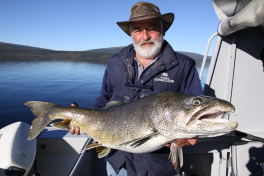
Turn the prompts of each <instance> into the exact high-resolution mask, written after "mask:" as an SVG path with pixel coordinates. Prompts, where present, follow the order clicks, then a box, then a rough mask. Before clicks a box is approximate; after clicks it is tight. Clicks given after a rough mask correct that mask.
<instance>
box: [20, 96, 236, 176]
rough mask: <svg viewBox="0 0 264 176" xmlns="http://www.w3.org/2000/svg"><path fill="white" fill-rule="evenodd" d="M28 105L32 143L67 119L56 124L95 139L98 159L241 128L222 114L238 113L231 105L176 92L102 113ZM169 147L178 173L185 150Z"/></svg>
mask: <svg viewBox="0 0 264 176" xmlns="http://www.w3.org/2000/svg"><path fill="white" fill-rule="evenodd" d="M110 104H111V103H110ZM113 104H115V103H113ZM25 105H27V106H29V107H30V108H31V111H32V112H33V114H34V115H36V116H37V117H36V118H35V119H34V120H33V122H32V126H31V129H30V131H29V137H28V139H29V140H31V139H33V138H35V137H36V136H37V135H38V134H39V133H40V132H41V131H42V130H43V129H44V128H45V127H46V126H47V125H48V124H50V123H51V122H52V121H53V120H55V119H63V121H60V122H56V123H54V126H55V127H58V128H61V129H66V130H69V129H70V128H71V127H79V128H80V129H81V131H82V132H84V133H86V134H87V135H89V136H90V137H91V138H93V139H94V140H96V141H97V143H92V144H90V145H89V146H88V147H87V148H86V149H91V148H97V149H98V150H99V153H98V156H99V158H101V157H104V156H106V155H107V154H108V153H109V151H110V150H111V149H117V150H123V151H127V152H131V153H147V152H152V151H155V150H158V149H160V148H162V147H164V146H165V145H166V144H167V143H170V142H172V141H174V140H176V139H184V138H195V137H197V138H200V137H203V138H204V137H215V136H220V135H224V134H227V133H230V132H231V131H233V130H235V129H236V127H237V125H238V124H237V123H236V122H229V121H228V120H227V119H223V116H224V115H227V114H230V113H232V112H234V111H235V108H234V106H233V105H232V104H231V103H229V102H227V101H225V100H221V99H218V98H214V97H207V96H193V95H187V94H181V93H175V92H166V93H159V94H153V95H149V96H146V97H144V98H141V99H139V100H136V101H133V102H131V103H128V104H119V105H117V106H113V105H110V107H108V108H107V109H100V110H98V109H88V108H79V107H63V106H60V105H58V104H55V103H47V102H38V101H30V102H27V103H25ZM170 149H171V154H170V160H171V162H172V163H173V165H174V167H175V169H176V171H177V173H179V170H180V168H181V166H182V149H181V148H180V147H179V146H177V145H176V144H175V143H172V144H171V148H170Z"/></svg>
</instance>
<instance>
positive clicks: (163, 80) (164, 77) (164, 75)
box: [154, 72, 174, 83]
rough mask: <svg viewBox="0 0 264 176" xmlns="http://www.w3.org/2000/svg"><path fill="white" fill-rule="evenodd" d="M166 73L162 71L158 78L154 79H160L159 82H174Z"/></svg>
mask: <svg viewBox="0 0 264 176" xmlns="http://www.w3.org/2000/svg"><path fill="white" fill-rule="evenodd" d="M168 76H169V75H168V73H165V72H164V73H162V74H161V76H160V77H159V78H155V79H154V81H161V82H168V83H174V80H172V79H170V78H169V77H168Z"/></svg>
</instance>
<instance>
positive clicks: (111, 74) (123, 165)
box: [71, 2, 202, 176]
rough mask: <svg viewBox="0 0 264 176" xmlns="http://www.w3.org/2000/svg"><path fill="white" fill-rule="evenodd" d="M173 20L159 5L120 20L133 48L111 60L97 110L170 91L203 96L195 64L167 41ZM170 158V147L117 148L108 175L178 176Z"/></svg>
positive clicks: (185, 142)
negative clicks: (140, 150) (146, 149)
mask: <svg viewBox="0 0 264 176" xmlns="http://www.w3.org/2000/svg"><path fill="white" fill-rule="evenodd" d="M173 20H174V14H173V13H167V14H163V15H161V13H160V10H159V8H158V7H157V6H156V5H154V4H152V3H148V2H138V3H136V4H135V5H134V6H133V7H132V8H131V15H130V19H129V21H124V22H117V24H118V25H119V27H120V28H121V29H122V30H123V31H124V32H125V33H126V34H128V35H129V36H131V38H132V40H133V45H129V46H127V47H125V48H123V49H122V50H121V51H120V52H119V53H117V54H115V55H114V56H112V57H111V59H110V60H109V63H108V66H107V68H106V71H105V74H104V78H103V83H102V89H101V92H100V96H99V97H98V98H97V99H96V100H95V102H94V104H93V106H92V107H93V108H102V107H104V106H105V105H106V103H108V102H109V101H122V102H125V103H129V102H131V101H134V100H137V99H139V98H142V97H144V96H148V95H151V94H155V93H161V92H168V91H174V92H182V93H188V94H196V95H201V94H202V89H201V84H200V80H199V77H198V73H197V70H196V68H195V62H194V61H193V60H192V59H190V58H188V57H186V56H184V55H182V54H180V53H176V52H174V50H173V49H172V48H171V46H170V45H169V43H168V42H167V41H165V40H163V36H164V35H165V33H166V31H167V30H168V29H169V28H170V26H171V24H172V22H173ZM149 103H152V102H149ZM71 133H76V134H79V133H80V129H79V128H73V129H71ZM196 142H197V140H196V139H180V140H176V141H175V143H176V144H177V145H179V146H181V147H182V146H185V145H194V144H196ZM169 145H170V144H168V146H169ZM168 156H169V148H168V147H164V148H162V149H160V150H158V151H155V152H152V153H146V154H132V153H127V152H124V151H119V150H112V151H111V152H110V153H109V155H108V157H107V172H108V175H109V176H110V175H111V176H114V175H118V176H120V175H132V176H143V175H144V176H145V175H157V176H158V175H159V176H163V175H164V176H170V175H176V172H175V169H174V167H173V165H172V164H171V163H170V161H169V160H168Z"/></svg>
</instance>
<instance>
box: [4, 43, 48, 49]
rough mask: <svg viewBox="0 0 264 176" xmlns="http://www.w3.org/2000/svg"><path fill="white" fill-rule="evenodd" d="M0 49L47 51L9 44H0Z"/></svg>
mask: <svg viewBox="0 0 264 176" xmlns="http://www.w3.org/2000/svg"><path fill="white" fill-rule="evenodd" d="M0 49H23V50H48V49H43V48H38V47H32V46H25V45H17V44H10V43H4V42H0Z"/></svg>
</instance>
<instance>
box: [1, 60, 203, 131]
mask: <svg viewBox="0 0 264 176" xmlns="http://www.w3.org/2000/svg"><path fill="white" fill-rule="evenodd" d="M105 68H106V65H105V64H93V63H89V62H72V61H42V62H0V107H1V110H0V128H1V127H3V126H6V125H8V124H11V123H13V122H17V121H23V122H26V123H28V124H31V122H32V120H33V119H34V118H35V117H34V116H33V115H32V113H31V111H30V109H29V107H27V106H25V105H24V103H26V102H27V101H46V102H52V103H57V104H59V105H62V106H69V105H70V104H71V103H72V102H73V101H75V102H77V103H78V104H79V105H80V106H81V107H85V108H88V107H90V106H91V105H92V103H93V101H94V100H95V98H97V97H98V96H99V92H100V89H101V82H102V78H103V74H104V70H105ZM204 79H205V78H203V79H202V82H204Z"/></svg>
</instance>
